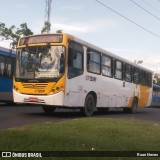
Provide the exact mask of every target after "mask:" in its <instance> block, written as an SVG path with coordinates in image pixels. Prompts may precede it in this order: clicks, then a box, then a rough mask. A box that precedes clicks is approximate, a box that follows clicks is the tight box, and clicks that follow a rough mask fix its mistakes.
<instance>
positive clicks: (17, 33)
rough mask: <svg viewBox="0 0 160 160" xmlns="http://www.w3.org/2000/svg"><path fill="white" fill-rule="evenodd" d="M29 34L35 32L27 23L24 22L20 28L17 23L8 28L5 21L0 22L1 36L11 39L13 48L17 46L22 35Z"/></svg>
mask: <svg viewBox="0 0 160 160" xmlns="http://www.w3.org/2000/svg"><path fill="white" fill-rule="evenodd" d="M28 35H33V32H32V31H31V30H30V29H29V28H28V26H27V23H22V24H21V25H20V27H19V28H16V27H15V25H12V26H11V27H9V28H7V27H6V25H5V24H4V23H0V36H1V37H2V40H11V41H12V42H11V44H10V45H11V47H12V48H16V45H17V43H18V40H19V38H20V37H22V36H28Z"/></svg>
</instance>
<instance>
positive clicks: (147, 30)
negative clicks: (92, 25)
mask: <svg viewBox="0 0 160 160" xmlns="http://www.w3.org/2000/svg"><path fill="white" fill-rule="evenodd" d="M95 1H96V2H97V3H99V4H101V5H102V6H104V7H105V8H107V9H109V10H111V11H112V12H114V13H116V14H118V15H119V16H121V17H122V18H124V19H126V20H127V21H129V22H131V23H133V24H134V25H136V26H138V27H139V28H141V29H143V30H145V31H146V32H148V33H150V34H152V35H154V36H156V37H158V38H160V36H159V35H157V34H155V33H153V32H152V31H150V30H149V29H147V28H145V27H143V26H141V25H139V24H138V23H136V22H134V21H132V20H130V19H129V18H127V17H125V16H123V15H122V14H120V13H118V12H117V11H115V10H113V9H112V8H110V7H108V6H107V5H106V4H104V3H102V2H100V1H98V0H95Z"/></svg>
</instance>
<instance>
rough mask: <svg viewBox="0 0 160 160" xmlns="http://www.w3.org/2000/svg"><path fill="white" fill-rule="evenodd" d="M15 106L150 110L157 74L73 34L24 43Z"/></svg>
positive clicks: (19, 50)
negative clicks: (16, 104)
mask: <svg viewBox="0 0 160 160" xmlns="http://www.w3.org/2000/svg"><path fill="white" fill-rule="evenodd" d="M13 94H14V102H16V103H32V104H40V105H42V107H43V110H44V111H45V112H46V113H52V112H53V111H54V110H55V108H64V107H65V108H79V109H80V110H81V111H83V113H84V114H85V115H86V116H91V115H92V114H93V112H94V111H95V110H96V109H97V110H100V111H107V110H108V109H109V108H110V107H115V108H123V109H124V111H125V112H131V113H135V112H136V111H137V108H138V107H146V106H150V104H151V99H152V71H150V70H148V69H146V68H143V67H141V66H139V65H137V64H134V63H132V62H130V61H128V60H126V59H123V58H121V57H119V56H118V55H115V54H113V53H110V52H108V51H105V50H103V49H101V48H99V47H96V46H94V45H92V44H90V43H88V42H85V41H83V40H80V39H78V38H76V37H74V36H72V35H69V34H64V33H63V34H62V33H59V34H58V33H57V34H40V35H32V36H26V37H23V38H20V40H19V42H18V45H17V54H16V74H15V77H14V87H13Z"/></svg>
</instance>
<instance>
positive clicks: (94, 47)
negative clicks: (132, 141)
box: [22, 33, 153, 73]
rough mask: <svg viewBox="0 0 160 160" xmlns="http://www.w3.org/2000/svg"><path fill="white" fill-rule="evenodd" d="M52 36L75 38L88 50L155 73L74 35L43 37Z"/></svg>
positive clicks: (64, 34)
mask: <svg viewBox="0 0 160 160" xmlns="http://www.w3.org/2000/svg"><path fill="white" fill-rule="evenodd" d="M52 34H53V35H63V36H69V37H73V40H75V41H76V42H77V43H80V44H82V45H84V46H86V47H88V48H92V49H93V50H96V51H98V52H101V53H104V54H106V55H108V56H110V57H113V58H115V59H117V60H120V61H122V62H125V63H128V64H131V65H132V66H135V67H137V68H140V69H143V70H146V71H148V72H151V73H152V72H153V71H151V70H149V69H147V68H145V67H142V66H140V65H138V64H135V63H133V62H131V61H129V60H127V59H125V58H122V57H120V56H118V55H116V54H114V53H111V52H109V51H106V50H104V49H102V48H100V47H97V46H95V45H93V44H91V43H89V42H86V41H84V40H82V39H79V38H77V37H75V36H73V35H70V34H67V33H45V34H43V35H52ZM40 35H42V34H37V35H31V36H25V37H33V36H40ZM22 38H24V37H22Z"/></svg>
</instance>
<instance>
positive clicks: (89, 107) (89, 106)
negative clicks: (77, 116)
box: [83, 94, 96, 117]
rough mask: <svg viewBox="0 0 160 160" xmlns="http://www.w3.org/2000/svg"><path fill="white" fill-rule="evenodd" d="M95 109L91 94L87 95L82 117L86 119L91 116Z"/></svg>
mask: <svg viewBox="0 0 160 160" xmlns="http://www.w3.org/2000/svg"><path fill="white" fill-rule="evenodd" d="M95 107H96V103H95V99H94V97H93V96H92V95H91V94H89V95H87V97H86V100H85V104H84V108H83V113H84V115H85V116H87V117H89V116H92V114H93V112H94V109H95Z"/></svg>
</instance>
